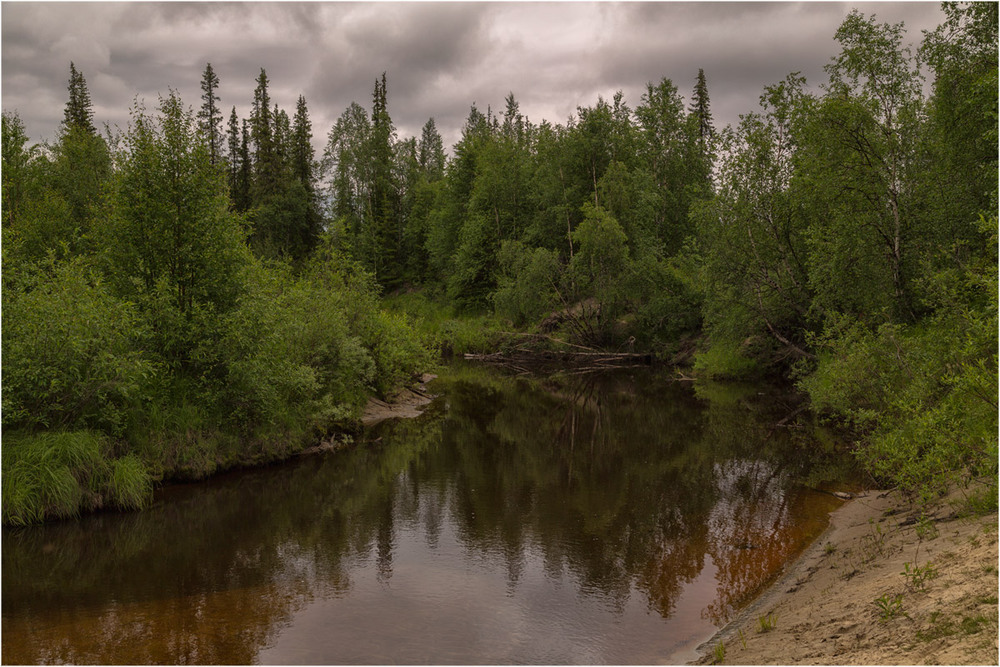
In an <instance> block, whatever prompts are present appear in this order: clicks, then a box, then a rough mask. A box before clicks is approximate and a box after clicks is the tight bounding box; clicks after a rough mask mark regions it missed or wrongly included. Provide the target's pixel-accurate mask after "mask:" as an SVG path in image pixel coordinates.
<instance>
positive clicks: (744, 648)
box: [737, 628, 747, 651]
mask: <svg viewBox="0 0 1000 667" xmlns="http://www.w3.org/2000/svg"><path fill="white" fill-rule="evenodd" d="M737 634H738V635H739V637H740V644H742V645H743V650H744V651H745V650H746V649H747V637H746V635H744V634H743V628H740V629H739V632H738V633H737Z"/></svg>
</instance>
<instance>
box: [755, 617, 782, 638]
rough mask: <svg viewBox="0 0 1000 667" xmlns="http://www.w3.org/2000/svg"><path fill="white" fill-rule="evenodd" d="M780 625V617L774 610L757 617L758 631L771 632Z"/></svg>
mask: <svg viewBox="0 0 1000 667" xmlns="http://www.w3.org/2000/svg"><path fill="white" fill-rule="evenodd" d="M777 625H778V617H777V616H775V615H774V612H770V613H768V614H766V615H765V616H759V617H757V632H761V633H763V632H770V631H771V630H774V628H776V627H777Z"/></svg>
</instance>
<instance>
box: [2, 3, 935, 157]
mask: <svg viewBox="0 0 1000 667" xmlns="http://www.w3.org/2000/svg"><path fill="white" fill-rule="evenodd" d="M852 7H857V8H858V9H860V10H861V11H863V12H865V13H866V14H872V13H874V14H876V15H877V16H878V18H879V20H882V21H889V22H893V23H895V22H898V21H904V22H905V23H906V26H907V30H908V34H909V39H910V40H911V42H913V43H914V44H918V43H919V41H920V39H921V32H920V31H921V30H927V29H932V28H933V27H935V26H936V25H937V24H938V23H939V22H940V21H941V20H942V14H941V12H940V9H939V4H938V3H936V2H885V3H871V2H866V3H853V4H852V3H847V2H843V3H842V2H802V3H771V2H753V3H728V2H725V3H724V2H703V3H680V2H627V3H606V2H598V3H582V2H554V3H542V2H516V3H514V2H499V3H485V2H474V3H467V2H434V3H425V2H404V3H389V2H352V3H328V2H307V3H292V2H273V3H272V2H259V3H258V2H255V3H246V4H244V3H228V2H227V3H211V2H192V3H187V2H184V3H181V2H168V3H104V2H71V3H54V2H3V3H2V10H0V11H2V42H0V44H2V52H3V59H2V102H3V109H4V111H17V112H18V114H19V115H20V116H21V118H22V120H24V122H25V124H26V126H27V130H28V133H29V135H30V136H31V137H32V139H33V140H43V139H53V138H54V137H55V135H56V131H57V129H58V126H59V123H60V122H61V120H62V116H63V108H64V106H65V103H66V96H67V94H66V83H67V79H68V78H69V63H70V61H73V62H74V63H75V64H76V67H77V69H78V70H80V71H81V72H82V73H83V75H84V76H85V77H86V80H87V84H88V86H89V88H90V94H91V99H92V101H93V103H94V116H95V121H96V124H97V125H98V126H101V125H103V123H105V122H107V123H110V124H111V125H112V126H114V125H118V126H120V127H121V128H123V129H124V128H125V127H126V126H127V124H128V118H129V108H130V107H131V105H132V101H133V99H134V98H135V97H136V96H138V98H139V99H144V100H145V102H146V104H147V106H149V107H155V106H156V103H157V96H158V95H159V94H165V93H166V92H167V91H168V90H169V89H170V88H173V89H176V90H177V91H178V92H179V93H180V95H181V97H182V98H183V99H184V101H185V103H186V104H187V105H188V106H191V107H194V108H196V109H197V108H198V107H199V106H200V104H201V99H200V96H201V90H200V87H199V84H200V81H201V75H202V73H203V71H204V68H205V64H206V63H208V62H210V63H211V64H212V67H213V69H214V70H215V72H216V73H217V75H218V77H219V80H220V85H219V91H218V94H219V97H220V98H221V106H222V108H223V109H224V110H225V118H226V120H228V117H229V111H230V109H231V108H232V107H233V106H235V107H236V109H237V113H238V114H239V115H240V117H241V118H244V117H247V116H248V115H249V107H250V102H251V100H252V98H253V89H254V87H255V79H256V77H257V75H258V74H259V72H260V68H262V67H263V68H264V69H265V70H266V71H267V75H268V78H269V79H270V82H271V86H270V92H271V98H272V101H273V103H277V104H279V105H280V106H281V107H282V108H283V109H286V110H287V111H288V113H289V115H292V114H293V113H294V110H295V101H296V99H297V98H298V96H299V95H300V94H302V95H305V97H306V100H307V103H308V107H309V113H310V118H311V120H312V123H313V134H314V137H315V144H316V146H317V149H319V148H320V147H321V146H323V145H325V142H326V136H327V133H328V132H329V130H330V128H331V127H332V126H333V123H334V122H335V121H336V119H337V117H338V116H340V114H341V113H342V112H343V111H344V109H345V108H346V107H347V106H348V105H349V104H350V103H351V102H352V101H356V102H358V103H359V104H361V105H362V106H364V107H365V108H366V109H368V110H369V111H370V109H371V95H372V90H373V88H374V83H375V79H376V78H377V77H379V76H380V75H381V73H382V72H383V71H385V72H386V73H387V80H388V100H389V113H390V115H391V116H392V119H393V121H394V123H395V125H396V128H397V131H398V133H399V136H400V137H407V136H419V133H420V129H421V127H422V126H423V124H424V123H425V122H426V121H427V119H428V118H429V117H434V119H435V123H436V124H437V127H438V130H439V131H440V132H441V134H442V136H443V137H444V140H445V145H446V147H449V148H450V147H451V146H452V145H453V144H454V142H455V141H457V140H458V138H459V136H460V130H461V126H462V123H463V121H464V119H465V118H466V116H467V115H468V112H469V107H470V106H471V105H472V104H473V103H475V104H476V105H477V106H478V107H479V109H480V110H482V111H484V112H485V111H486V108H487V106H492V107H493V109H495V110H502V109H503V108H504V98H505V97H506V95H507V94H508V93H509V92H513V93H514V95H515V97H516V98H517V100H518V102H519V103H520V107H521V112H522V113H524V114H525V115H526V116H528V118H529V119H530V120H531V121H533V122H536V123H537V122H539V121H541V120H543V119H545V120H549V121H551V122H553V123H565V122H566V119H567V118H568V117H569V116H570V115H571V114H573V113H575V111H576V108H577V106H592V105H593V104H594V103H595V102H596V101H597V98H598V96H599V95H602V96H604V97H605V99H608V100H610V99H611V97H612V96H613V95H614V93H615V91H617V90H621V91H623V93H624V95H625V100H626V102H627V103H628V105H629V106H630V107H632V108H633V109H634V108H635V106H636V105H638V104H639V103H640V101H641V96H642V94H643V92H644V90H645V86H646V84H647V83H648V82H654V83H655V82H658V81H659V80H660V79H662V78H664V77H666V78H669V79H671V80H672V81H673V82H674V84H675V85H676V86H677V87H678V89H679V90H680V92H681V94H682V95H683V96H684V98H685V100H689V98H690V95H691V90H692V88H693V86H694V83H695V77H696V76H697V73H698V68H703V69H704V70H705V75H706V77H707V80H708V89H709V96H710V99H711V104H712V112H713V115H714V117H715V122H716V126H717V127H722V126H724V125H726V124H729V123H732V124H735V123H736V122H737V121H738V118H739V114H740V113H745V112H747V111H751V110H754V109H755V108H756V107H757V99H758V97H759V95H760V93H761V90H762V88H763V87H764V86H765V85H768V84H771V83H774V82H776V81H779V80H781V79H782V78H784V77H785V75H787V74H788V73H789V72H792V71H796V70H798V71H801V72H802V74H803V75H805V76H806V77H807V79H808V81H809V83H810V84H811V85H816V84H818V83H820V82H822V81H823V80H824V79H825V76H824V74H823V66H824V65H825V64H826V63H828V62H829V61H830V58H831V57H833V56H834V55H835V54H836V53H837V51H838V47H837V44H836V42H835V41H834V39H833V35H834V33H835V32H836V30H837V27H838V26H839V25H840V23H841V21H842V20H843V18H844V16H846V15H847V13H848V12H849V11H850V10H851V8H852Z"/></svg>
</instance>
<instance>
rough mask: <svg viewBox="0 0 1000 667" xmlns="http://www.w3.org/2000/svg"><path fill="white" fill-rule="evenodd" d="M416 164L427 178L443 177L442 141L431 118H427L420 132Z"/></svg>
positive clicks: (433, 179)
mask: <svg viewBox="0 0 1000 667" xmlns="http://www.w3.org/2000/svg"><path fill="white" fill-rule="evenodd" d="M417 164H419V165H420V169H421V171H422V172H423V173H424V174H426V175H427V178H428V179H429V180H432V181H435V180H438V179H441V178H443V177H444V142H443V141H442V140H441V135H440V133H438V131H437V127H436V126H435V124H434V119H433V118H430V119H428V120H427V122H426V123H425V124H424V128H423V130H422V131H421V132H420V141H419V143H418V144H417Z"/></svg>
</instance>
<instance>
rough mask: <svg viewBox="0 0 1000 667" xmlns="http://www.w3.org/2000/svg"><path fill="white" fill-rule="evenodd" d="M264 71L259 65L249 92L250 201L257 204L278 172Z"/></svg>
mask: <svg viewBox="0 0 1000 667" xmlns="http://www.w3.org/2000/svg"><path fill="white" fill-rule="evenodd" d="M268 85H269V81H268V78H267V72H265V71H264V68H261V70H260V74H259V75H258V76H257V87H256V88H255V89H254V92H253V107H252V110H251V113H250V141H251V145H252V150H253V201H254V203H255V204H259V203H261V202H263V201H264V200H266V199H267V198H268V197H269V196H271V195H273V194H274V192H275V189H276V187H277V180H278V177H279V172H280V165H279V164H278V155H277V149H276V146H275V136H274V135H275V121H274V118H273V116H272V110H271V96H270V93H268Z"/></svg>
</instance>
